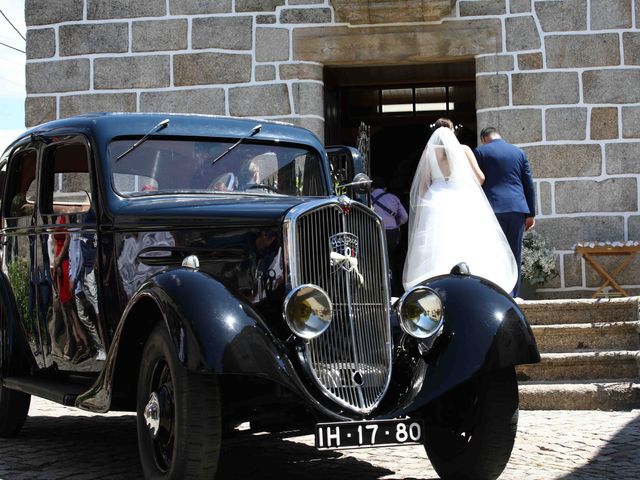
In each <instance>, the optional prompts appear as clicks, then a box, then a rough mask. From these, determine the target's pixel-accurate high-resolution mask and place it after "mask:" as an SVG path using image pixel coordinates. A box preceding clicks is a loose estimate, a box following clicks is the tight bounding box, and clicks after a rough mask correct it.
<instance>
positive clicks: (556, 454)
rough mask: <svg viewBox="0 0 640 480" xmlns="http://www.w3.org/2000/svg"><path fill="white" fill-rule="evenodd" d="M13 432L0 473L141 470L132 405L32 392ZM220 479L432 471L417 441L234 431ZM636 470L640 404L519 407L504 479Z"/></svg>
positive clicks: (79, 475) (122, 474)
mask: <svg viewBox="0 0 640 480" xmlns="http://www.w3.org/2000/svg"><path fill="white" fill-rule="evenodd" d="M29 414H30V415H29V419H28V420H27V423H26V424H25V426H24V428H23V430H22V433H21V435H20V436H19V437H18V438H16V439H9V440H6V439H3V440H1V441H0V478H1V479H7V480H9V479H11V480H13V479H47V480H54V479H77V480H80V479H87V480H88V479H95V478H101V479H140V478H141V473H140V464H139V461H138V453H137V447H136V428H135V422H134V417H133V415H129V414H120V413H110V414H108V415H104V416H100V415H93V414H90V413H87V412H83V411H80V410H76V409H71V408H65V407H61V406H59V405H56V404H53V403H50V402H47V401H45V400H41V399H35V398H34V399H33V401H32V404H31V411H30V412H29ZM220 477H221V478H222V479H225V480H227V479H239V478H242V479H247V480H250V479H271V478H278V479H283V478H284V479H304V480H316V479H317V480H320V479H322V480H327V479H329V478H330V479H331V480H337V479H346V478H357V479H358V480H361V479H362V480H374V479H415V480H417V479H437V478H438V476H437V475H436V473H435V472H434V471H433V469H432V468H431V466H430V464H429V461H428V460H427V458H426V454H425V453H424V450H423V449H422V447H417V446H416V447H413V446H412V447H398V448H387V449H381V448H379V449H366V450H357V451H356V450H349V451H343V452H335V451H331V452H318V451H316V450H315V449H314V447H313V439H312V438H311V437H310V436H294V437H291V436H289V437H282V436H274V435H267V434H263V435H260V434H258V435H249V434H248V433H239V434H236V435H234V436H233V437H232V438H230V439H229V440H228V442H227V443H226V445H225V446H224V447H223V453H222V463H221V467H220ZM523 478H526V479H527V480H549V479H566V480H582V479H584V480H587V479H589V480H591V479H611V478H615V479H617V480H631V479H634V480H636V479H638V478H640V410H635V411H631V412H597V411H589V412H582V411H581V412H578V411H523V412H521V413H520V424H519V427H518V438H517V440H516V444H515V447H514V451H513V455H512V457H511V461H510V462H509V465H508V466H507V469H506V470H505V472H504V474H503V475H502V477H501V479H503V480H521V479H523Z"/></svg>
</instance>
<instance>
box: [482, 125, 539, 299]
mask: <svg viewBox="0 0 640 480" xmlns="http://www.w3.org/2000/svg"><path fill="white" fill-rule="evenodd" d="M480 141H481V142H482V145H481V146H480V147H478V148H476V149H475V152H474V153H475V156H476V159H477V160H478V165H479V166H480V169H481V170H482V172H483V173H484V176H485V181H484V184H483V185H482V188H483V189H484V192H485V194H486V195H487V199H488V200H489V203H490V204H491V208H493V211H494V213H495V214H496V217H497V219H498V223H499V224H500V226H501V227H502V230H503V231H504V234H505V236H506V237H507V241H508V242H509V246H510V247H511V251H512V252H513V256H514V257H515V259H516V264H517V266H518V281H517V283H516V286H515V288H514V290H513V292H512V294H513V296H514V297H517V296H518V291H519V289H520V282H521V280H520V273H521V267H522V265H521V263H522V262H521V258H522V255H521V253H522V237H523V235H524V232H525V230H530V229H532V228H533V226H534V225H535V223H536V221H535V204H536V197H535V190H534V187H533V178H532V175H531V168H530V166H529V160H528V159H527V155H526V153H525V152H524V151H523V150H522V149H520V148H518V147H516V146H515V145H511V144H510V143H507V142H506V141H504V140H503V139H502V137H501V135H500V132H498V130H497V129H496V128H494V127H486V128H483V129H482V131H481V132H480Z"/></svg>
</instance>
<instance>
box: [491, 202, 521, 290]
mask: <svg viewBox="0 0 640 480" xmlns="http://www.w3.org/2000/svg"><path fill="white" fill-rule="evenodd" d="M496 218H497V219H498V223H499V224H500V227H502V231H503V232H504V236H505V237H507V242H509V246H510V247H511V251H512V252H513V256H514V257H515V259H516V265H517V266H518V281H517V282H516V286H515V288H514V289H513V292H511V295H512V296H514V297H517V296H518V294H519V292H520V283H521V278H520V276H521V271H522V237H523V236H524V221H525V220H526V218H527V215H526V214H524V213H521V212H505V213H496Z"/></svg>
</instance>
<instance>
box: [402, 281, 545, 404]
mask: <svg viewBox="0 0 640 480" xmlns="http://www.w3.org/2000/svg"><path fill="white" fill-rule="evenodd" d="M425 285H427V286H428V287H431V288H432V289H434V290H435V291H436V292H437V293H438V294H439V295H440V297H441V298H442V301H443V307H444V308H443V311H444V318H445V320H444V326H443V331H442V335H441V338H439V339H438V340H437V341H436V342H434V344H433V349H434V350H435V351H432V352H428V353H427V355H426V358H427V359H428V360H427V367H426V370H425V374H424V378H423V379H422V381H420V382H419V387H418V388H415V389H414V390H413V392H412V393H410V394H409V395H408V396H407V397H405V399H404V400H400V399H398V400H399V404H400V405H399V407H400V408H399V409H397V410H395V411H394V412H393V414H392V415H391V416H397V415H401V414H405V413H407V412H408V411H410V410H414V409H417V408H420V407H421V406H424V405H426V404H427V403H429V402H430V401H432V400H434V399H436V398H438V397H439V396H441V395H442V394H444V393H446V392H448V391H449V390H451V389H453V388H454V387H456V386H458V385H460V384H462V383H464V382H465V381H467V380H469V379H471V378H472V377H473V376H474V375H476V374H479V373H482V372H487V371H492V370H499V369H502V368H505V367H509V366H515V365H519V364H525V363H537V362H539V361H540V354H539V352H538V347H537V344H536V340H535V337H534V335H533V332H532V331H531V327H530V326H529V323H528V322H527V320H526V318H525V316H524V314H523V313H522V310H520V308H519V307H518V305H517V304H516V303H515V301H514V300H513V298H512V297H511V296H509V295H508V294H507V293H505V292H504V291H503V290H501V289H500V288H499V287H497V286H496V285H494V284H493V283H491V282H490V281H488V280H485V279H483V278H480V277H475V276H472V275H446V276H441V277H436V278H434V279H432V280H430V281H428V282H426V283H425Z"/></svg>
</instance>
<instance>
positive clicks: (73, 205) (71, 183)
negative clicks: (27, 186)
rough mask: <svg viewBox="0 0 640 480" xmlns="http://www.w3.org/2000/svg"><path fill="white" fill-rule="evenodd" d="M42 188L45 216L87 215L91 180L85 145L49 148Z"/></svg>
mask: <svg viewBox="0 0 640 480" xmlns="http://www.w3.org/2000/svg"><path fill="white" fill-rule="evenodd" d="M42 185H43V186H42V195H41V202H40V212H41V213H42V214H45V215H68V214H80V213H86V212H88V211H89V209H90V208H91V180H90V177H89V155H88V149H87V147H86V146H85V144H84V143H83V142H77V143H76V142H74V143H64V144H58V145H53V146H50V147H48V148H47V150H46V152H45V156H44V168H43V173H42Z"/></svg>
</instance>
